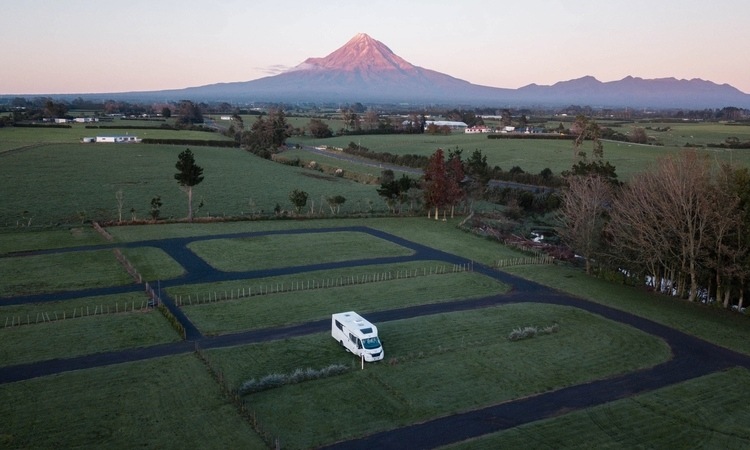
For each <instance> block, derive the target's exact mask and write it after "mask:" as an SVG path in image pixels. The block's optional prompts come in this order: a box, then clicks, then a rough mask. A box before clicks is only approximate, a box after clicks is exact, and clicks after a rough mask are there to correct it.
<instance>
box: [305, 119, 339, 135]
mask: <svg viewBox="0 0 750 450" xmlns="http://www.w3.org/2000/svg"><path fill="white" fill-rule="evenodd" d="M307 129H308V130H309V131H310V135H312V137H314V138H317V139H323V138H329V137H331V136H333V132H332V131H331V128H330V127H329V126H328V124H327V123H325V122H323V121H322V120H320V119H310V122H309V123H308V124H307Z"/></svg>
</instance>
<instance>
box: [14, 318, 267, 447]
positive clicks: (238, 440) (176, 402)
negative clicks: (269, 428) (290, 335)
mask: <svg viewBox="0 0 750 450" xmlns="http://www.w3.org/2000/svg"><path fill="white" fill-rule="evenodd" d="M157 314H158V313H157ZM0 417H2V418H3V425H2V427H0V447H2V448H7V449H22V448H23V449H28V448H108V449H133V448H201V449H217V450H223V449H227V448H243V449H265V448H267V446H266V445H264V443H263V442H262V441H261V440H260V438H259V437H258V435H257V434H256V433H255V432H254V431H253V430H252V428H251V427H250V425H249V424H248V423H247V422H245V421H244V420H243V419H241V418H240V416H239V415H238V414H237V410H236V409H235V408H234V407H233V406H232V405H231V404H230V403H228V402H227V401H226V399H225V398H223V397H222V395H221V391H220V390H219V388H218V387H217V386H216V384H215V382H214V380H213V379H212V378H211V376H210V374H209V373H208V371H207V369H206V368H205V366H204V365H203V364H202V363H201V362H200V361H199V360H198V358H196V357H195V356H193V355H182V356H173V357H167V358H160V359H156V360H151V361H143V362H136V363H128V364H119V365H114V366H109V367H103V368H97V369H89V370H79V371H75V372H68V373H63V374H60V375H54V376H47V377H42V378H35V379H31V380H28V381H21V382H17V383H10V384H3V385H0Z"/></svg>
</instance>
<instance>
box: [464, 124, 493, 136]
mask: <svg viewBox="0 0 750 450" xmlns="http://www.w3.org/2000/svg"><path fill="white" fill-rule="evenodd" d="M464 133H466V134H477V133H492V130H491V129H490V128H488V127H486V126H484V125H475V126H473V127H468V128H466V129H465V130H464Z"/></svg>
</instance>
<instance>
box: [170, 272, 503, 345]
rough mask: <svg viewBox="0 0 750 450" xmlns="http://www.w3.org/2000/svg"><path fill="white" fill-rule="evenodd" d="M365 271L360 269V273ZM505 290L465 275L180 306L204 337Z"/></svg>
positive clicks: (467, 274)
mask: <svg viewBox="0 0 750 450" xmlns="http://www.w3.org/2000/svg"><path fill="white" fill-rule="evenodd" d="M366 271H367V269H366V268H363V269H361V270H360V273H365V272H366ZM506 290H507V288H506V287H505V286H503V285H502V284H500V283H497V282H495V281H494V280H491V279H489V278H487V277H485V276H482V275H478V274H475V273H471V272H461V273H449V274H442V275H428V276H423V277H417V278H402V279H394V280H390V281H382V282H376V283H367V284H358V285H353V286H344V287H331V288H323V289H313V290H297V291H292V292H281V293H273V294H268V295H258V296H254V297H247V298H241V299H236V300H228V301H221V302H214V303H205V304H201V305H193V306H190V305H188V306H183V310H184V311H185V313H186V314H187V315H188V317H189V318H190V320H191V321H192V322H193V323H194V324H195V325H196V326H197V327H198V328H199V329H200V330H201V331H202V332H203V333H204V334H209V335H213V334H223V333H228V332H234V331H242V330H249V329H256V328H267V327H276V326H282V325H291V324H295V323H302V322H309V321H312V320H318V319H326V318H330V315H331V313H332V312H337V311H350V310H355V311H357V312H360V313H367V312H371V311H381V310H388V309H398V308H404V307H407V306H413V305H422V304H427V303H440V302H446V301H451V300H455V299H461V298H472V297H481V296H488V295H496V294H499V293H502V292H504V291H506Z"/></svg>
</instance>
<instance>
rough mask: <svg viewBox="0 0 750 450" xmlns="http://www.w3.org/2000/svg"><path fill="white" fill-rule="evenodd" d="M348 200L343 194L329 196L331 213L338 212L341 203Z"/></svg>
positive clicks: (328, 201) (327, 201) (327, 200)
mask: <svg viewBox="0 0 750 450" xmlns="http://www.w3.org/2000/svg"><path fill="white" fill-rule="evenodd" d="M345 202H346V198H344V197H342V196H341V195H334V196H333V197H327V198H326V203H328V207H329V208H331V214H338V213H339V210H340V209H341V205H343V204H344V203H345Z"/></svg>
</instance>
